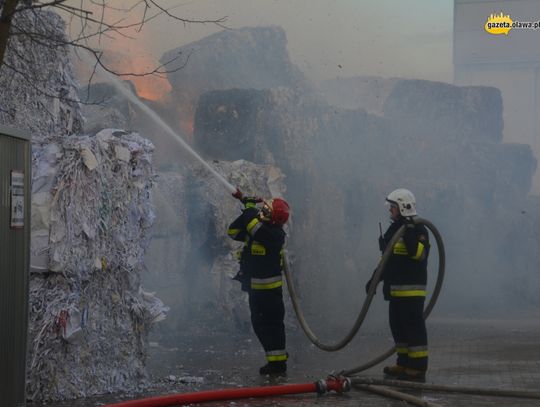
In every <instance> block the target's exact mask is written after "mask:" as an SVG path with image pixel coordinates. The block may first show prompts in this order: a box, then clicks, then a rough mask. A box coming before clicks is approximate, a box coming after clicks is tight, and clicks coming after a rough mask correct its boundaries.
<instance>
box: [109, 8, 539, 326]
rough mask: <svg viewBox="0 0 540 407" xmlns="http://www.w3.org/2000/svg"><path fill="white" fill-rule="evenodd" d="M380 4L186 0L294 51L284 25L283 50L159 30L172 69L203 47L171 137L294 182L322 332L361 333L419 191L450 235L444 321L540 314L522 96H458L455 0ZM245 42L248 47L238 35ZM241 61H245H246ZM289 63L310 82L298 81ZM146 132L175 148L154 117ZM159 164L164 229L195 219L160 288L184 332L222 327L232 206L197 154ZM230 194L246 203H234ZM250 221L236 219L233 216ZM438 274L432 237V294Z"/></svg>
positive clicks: (302, 260) (168, 112)
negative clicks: (398, 221)
mask: <svg viewBox="0 0 540 407" xmlns="http://www.w3.org/2000/svg"><path fill="white" fill-rule="evenodd" d="M376 3H377V4H375V2H362V3H361V4H360V3H359V2H352V3H351V2H342V3H337V4H333V5H332V7H331V8H330V7H329V6H328V2H322V3H319V2H309V5H308V3H307V2H306V3H304V2H294V3H292V4H291V2H279V1H277V2H262V1H253V2H239V1H231V2H226V4H225V3H224V2H218V1H216V2H210V1H205V2H193V3H186V4H183V5H182V6H180V7H178V8H176V9H175V11H176V12H178V14H181V15H184V16H186V17H187V18H198V19H204V18H207V19H214V18H220V17H223V16H227V17H228V19H227V23H226V25H227V26H228V27H231V28H238V27H244V26H261V25H264V26H274V27H282V29H283V32H284V33H285V35H286V42H285V44H284V45H283V46H285V47H286V50H285V51H286V52H278V51H283V49H281V48H279V47H278V46H277V45H276V48H275V49H274V48H272V47H270V46H268V44H278V43H279V41H278V40H276V41H275V42H273V37H272V35H274V34H272V29H266V30H262V29H261V30H260V32H265V33H267V34H265V35H268V36H269V38H270V40H269V42H265V43H264V44H265V46H264V47H261V45H260V44H261V43H260V42H259V41H260V37H257V35H258V34H256V33H254V31H250V30H246V31H245V32H246V33H247V34H246V33H243V34H238V33H239V32H241V31H242V30H234V31H233V30H225V31H223V32H222V31H221V28H220V27H217V26H214V25H198V24H194V25H191V24H190V25H187V26H181V27H178V24H177V23H174V22H173V21H172V20H169V19H166V21H165V20H164V21H162V22H161V23H160V24H156V25H155V26H154V25H148V26H147V27H145V28H144V29H143V31H142V32H143V33H144V35H143V37H141V38H143V39H141V41H140V42H139V45H145V46H147V47H148V50H149V52H150V53H152V55H153V58H154V59H155V60H156V61H159V60H160V59H161V58H162V57H163V55H164V54H165V53H167V52H172V51H175V50H177V49H182V50H183V51H188V50H189V49H196V52H194V54H193V56H192V58H191V59H190V64H188V66H187V67H186V69H184V70H180V71H178V72H176V73H174V74H170V75H168V81H169V82H170V84H171V87H172V91H171V95H170V100H169V101H168V102H167V103H169V104H162V105H161V106H158V105H155V106H154V107H156V108H158V111H159V112H160V114H162V115H163V116H164V120H165V121H167V122H168V123H169V124H170V125H171V126H172V127H175V128H180V126H182V125H184V126H185V128H187V129H191V128H193V129H194V134H193V135H192V137H193V140H194V141H193V145H194V146H196V150H197V151H198V152H201V153H202V154H204V155H205V157H206V158H207V159H208V160H218V161H219V160H233V159H248V160H250V161H253V162H255V163H256V164H261V165H271V166H275V167H276V168H280V169H281V170H282V171H283V172H284V173H285V175H286V178H285V181H284V182H285V184H286V187H287V190H286V192H285V197H286V198H287V199H288V200H289V201H290V203H291V204H292V208H293V211H294V215H293V220H294V228H292V229H291V230H290V235H289V240H288V247H289V249H290V251H291V256H292V259H293V270H294V271H295V273H296V281H297V282H298V285H299V291H300V292H301V294H302V303H303V305H304V306H305V307H306V310H307V312H308V314H309V315H310V316H311V317H312V318H313V319H312V320H315V321H316V326H315V327H316V328H317V329H318V328H324V327H326V328H324V329H327V330H328V331H331V329H332V328H333V327H335V326H345V325H347V324H348V323H349V322H350V321H352V317H354V316H355V315H356V313H357V312H358V310H359V309H360V306H361V303H362V301H363V299H364V296H365V294H364V284H365V282H366V281H367V280H368V279H369V277H370V276H371V273H372V271H373V270H374V268H375V267H376V265H377V261H378V259H379V256H380V253H379V252H378V247H377V237H378V234H379V222H380V223H381V224H382V227H383V230H384V229H385V228H386V227H387V226H388V223H389V220H388V214H387V212H386V210H385V208H384V205H383V203H384V198H385V196H386V195H387V194H388V193H389V192H390V191H392V190H393V189H395V188H398V187H405V188H409V189H411V190H412V191H413V192H414V193H415V195H416V197H417V200H418V208H419V214H420V216H422V217H424V218H427V219H428V220H430V221H431V222H433V223H434V225H435V226H436V227H437V228H438V229H439V231H440V233H441V234H442V236H443V239H444V244H445V250H446V279H445V284H444V287H443V292H442V295H441V298H440V301H439V304H438V305H437V307H436V309H435V312H436V313H437V314H438V315H470V313H471V310H473V312H474V313H475V314H476V315H479V316H482V315H493V314H498V313H502V312H504V313H511V312H518V311H520V310H524V309H526V310H527V309H534V308H537V307H538V300H537V297H536V295H535V293H534V290H533V287H534V286H537V285H538V276H537V273H536V269H535V267H536V265H537V264H538V260H539V259H538V255H537V251H536V250H535V249H534V247H535V245H537V244H538V237H537V236H536V234H535V230H538V228H537V226H538V223H540V213H539V212H540V211H539V210H538V202H537V199H536V198H535V197H534V196H531V195H530V187H531V179H532V175H533V173H534V171H535V170H536V160H535V158H534V156H533V154H532V151H531V149H530V147H529V146H527V145H517V144H516V145H515V144H509V143H504V142H503V128H504V127H503V126H504V124H503V118H504V112H505V111H504V110H503V109H504V106H505V105H504V102H505V101H504V98H503V97H502V96H501V93H500V92H499V91H498V90H497V88H496V87H489V88H488V87H463V88H462V87H457V86H453V85H450V84H448V82H451V80H452V67H451V62H452V60H451V58H452V56H451V37H452V34H451V29H452V21H453V16H452V2H444V3H443V2H420V1H419V2H412V3H411V2H407V3H404V4H401V3H400V4H399V5H396V3H395V2H380V1H378V2H376ZM435 3H436V4H435ZM390 4H391V5H392V8H391V7H390ZM171 24H173V25H174V26H175V30H176V29H179V31H178V34H176V32H177V31H175V30H172V29H171ZM433 32H435V35H433V34H432V33H433ZM171 33H174V34H171ZM212 34H213V36H212V37H211V39H208V37H207V36H208V35H212ZM237 34H238V36H239V37H242V35H244V34H245V36H247V38H248V39H249V41H247V42H240V40H238V42H235V41H236V40H235V41H231V40H230V39H231V38H237V37H235V35H237ZM279 37H280V35H277V34H276V38H279ZM242 38H246V37H242ZM265 38H266V39H268V37H265ZM193 41H197V43H196V44H195V45H194V44H193ZM216 41H217V42H218V44H219V47H217V46H215V43H216ZM219 41H221V42H219ZM246 43H248V44H250V45H249V46H250V47H252V48H248V46H247V45H246ZM239 44H242V46H240V45H239ZM116 46H118V43H117V44H116ZM279 46H281V45H279ZM212 47H215V48H212ZM208 49H213V50H214V51H213V52H211V53H210V52H208ZM220 50H221V52H222V54H220ZM256 51H258V52H261V53H263V54H264V53H266V54H270V51H272V53H271V55H270V57H269V58H268V61H269V62H268V63H265V64H264V67H263V68H264V69H261V67H260V66H257V67H256V66H255V65H256V62H257V59H256V58H252V56H253V54H251V52H256ZM276 55H279V58H277V57H276ZM283 55H285V58H287V55H288V58H290V61H289V60H288V59H287V60H285V61H283V60H281V59H280V58H283ZM212 58H213V59H212ZM239 61H242V64H241V65H242V66H239V65H235V64H239ZM250 61H252V62H250ZM250 63H253V65H250ZM289 64H292V65H293V66H294V67H295V68H296V69H298V71H299V72H300V75H297V73H295V74H294V75H293V74H291V72H292V71H291V69H290V67H289ZM284 67H285V68H284ZM239 72H240V73H242V74H238V73H239ZM243 73H249V75H245V74H243ZM269 77H271V78H272V83H271V84H269V80H268V78H269ZM388 77H391V78H388ZM403 78H417V79H421V80H403ZM248 79H249V83H247V82H248ZM242 80H244V82H242ZM310 80H311V81H310ZM428 80H429V81H428ZM433 80H437V81H440V82H432V81H433ZM203 91H204V93H203ZM206 91H210V92H206ZM135 116H137V115H135ZM132 123H136V124H137V125H139V126H142V127H144V132H142V134H143V135H145V136H147V137H150V138H151V139H153V140H154V141H155V142H156V143H160V142H161V143H164V140H163V136H162V135H160V132H159V131H158V130H157V129H152V128H151V127H150V126H149V125H148V124H147V123H141V119H140V117H138V118H137V117H136V118H135V119H134V121H133V122H132ZM186 124H188V125H186ZM192 126H193V127H192ZM504 141H506V139H504ZM164 145H166V143H164ZM156 154H157V156H158V157H159V159H158V160H157V167H158V169H160V170H161V171H162V172H163V173H165V172H169V171H170V173H167V174H166V175H162V177H163V178H162V179H165V180H167V183H166V186H167V190H168V192H170V194H168V195H167V194H164V199H163V202H161V205H162V206H163V207H164V208H166V209H167V210H165V209H163V212H162V213H163V215H162V216H163V219H162V220H161V221H160V222H161V224H162V226H163V227H164V228H168V227H169V228H170V226H171V225H172V224H173V223H178V224H177V225H176V228H175V229H174V230H168V231H167V232H166V233H165V232H164V233H163V236H169V237H171V238H174V239H171V240H169V241H168V242H165V241H162V242H159V243H158V244H157V245H160V246H161V247H160V248H158V249H157V253H158V254H157V255H156V256H157V257H160V258H161V260H163V261H162V262H161V263H160V262H154V263H153V264H154V265H155V267H153V270H152V274H150V277H148V278H147V281H146V284H149V285H151V287H150V288H153V289H157V290H161V291H162V293H165V292H166V293H167V294H166V297H167V298H166V300H167V299H168V300H169V301H172V302H174V303H175V304H176V308H174V306H173V312H171V315H170V316H169V320H170V321H172V320H174V319H175V318H177V316H175V315H174V313H175V312H178V313H182V318H184V319H182V318H180V320H182V321H192V322H194V321H196V320H197V319H199V318H201V316H204V315H206V316H208V315H213V316H214V317H216V316H217V315H221V314H220V312H222V310H220V308H219V306H220V305H219V304H220V303H219V301H220V300H221V299H222V297H220V295H222V292H220V291H219V290H220V288H219V287H221V289H222V290H224V289H225V288H224V287H225V286H220V285H219V284H218V285H216V284H215V278H216V275H215V274H212V273H211V272H212V270H214V271H216V270H215V269H213V264H214V263H213V262H214V260H215V259H217V258H219V257H220V256H226V255H227V254H228V250H229V252H230V247H228V246H227V244H225V243H223V241H222V240H221V239H223V240H226V239H227V237H226V235H225V234H224V233H222V234H220V232H223V230H221V229H219V228H216V225H215V224H216V222H218V223H219V224H222V225H223V224H226V223H227V220H225V219H222V218H216V217H215V206H213V205H212V204H210V203H209V202H207V201H206V200H205V199H206V198H205V197H207V193H208V190H207V188H210V189H211V187H208V186H206V185H205V182H206V181H204V178H202V179H201V178H200V177H199V176H198V175H197V173H193V169H192V167H191V165H190V164H189V165H188V160H185V159H184V158H179V157H180V154H181V152H178V151H174V152H172V151H171V150H169V149H167V148H165V149H160V148H159V147H158V149H157V151H156ZM178 172H181V174H180V175H178V174H177V173H178ZM171 173H175V174H176V175H174V176H173V175H171ZM175 176H176V178H174V177H175ZM245 176H246V177H250V176H252V174H249V173H248V174H245ZM217 188H218V190H219V186H218V187H217ZM213 192H215V193H218V192H219V193H220V194H222V196H223V198H222V199H223V200H224V201H225V200H228V199H230V198H229V197H228V196H227V193H226V192H225V191H221V190H219V191H213ZM248 192H249V193H263V192H264V191H259V190H253V191H248ZM171 202H172V203H171ZM216 205H219V204H216ZM237 209H238V208H236V209H231V212H228V213H227V214H228V216H230V217H231V219H230V220H232V219H233V217H234V215H235V213H236V212H235V210H237ZM159 217H160V213H159V211H158V220H159ZM178 219H180V220H178ZM156 233H157V234H159V233H160V232H156ZM233 264H234V263H233ZM437 268H438V250H437V247H436V245H435V241H434V240H432V251H431V256H430V261H429V273H430V274H429V275H430V277H429V278H430V284H431V285H432V284H433V283H434V281H435V275H436V272H437ZM220 281H221V280H220ZM216 287H218V288H216ZM227 287H228V286H227ZM159 295H160V293H158V296H159ZM238 295H242V293H238ZM161 296H162V297H163V295H161ZM381 297H382V293H381V288H379V293H378V294H377V297H376V299H375V305H374V307H375V308H374V311H373V312H374V313H375V315H376V316H371V317H370V318H377V317H380V313H381V309H382V307H383V305H382V299H381ZM168 305H171V304H170V303H169V304H168ZM172 305H174V304H172ZM336 315H338V317H337V318H332V317H334V316H336ZM216 319H217V318H216ZM178 320H179V319H177V320H176V322H177V321H178ZM328 320H331V321H332V322H331V323H330V324H328V323H327V321H328ZM221 322H223V321H221ZM178 326H181V323H180V322H178ZM171 331H174V329H171Z"/></svg>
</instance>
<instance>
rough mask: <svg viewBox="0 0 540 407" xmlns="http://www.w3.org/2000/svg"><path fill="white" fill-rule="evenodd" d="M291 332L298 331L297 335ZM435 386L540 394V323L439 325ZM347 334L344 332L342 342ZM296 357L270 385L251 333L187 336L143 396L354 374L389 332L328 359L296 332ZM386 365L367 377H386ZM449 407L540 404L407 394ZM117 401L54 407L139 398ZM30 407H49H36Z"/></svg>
mask: <svg viewBox="0 0 540 407" xmlns="http://www.w3.org/2000/svg"><path fill="white" fill-rule="evenodd" d="M289 331H290V330H289ZM428 331H429V335H430V370H429V375H428V380H427V382H428V383H433V384H441V385H448V386H461V387H465V386H467V387H469V386H470V387H485V388H493V389H512V390H530V391H539V389H540V346H539V344H540V321H538V320H537V319H533V318H529V319H511V320H494V319H490V320H486V319H475V320H472V319H450V318H444V319H442V318H439V319H432V320H430V321H429V323H428ZM337 335H339V334H336V336H337ZM288 339H289V349H290V352H291V359H290V362H289V372H288V376H287V377H285V378H280V379H274V380H269V379H267V378H264V377H260V376H259V375H258V374H256V372H257V369H258V367H259V366H260V365H261V364H263V363H264V360H263V357H262V353H261V350H260V348H259V344H258V343H257V342H256V340H255V339H254V338H253V337H252V336H251V334H247V335H245V336H243V337H240V338H234V337H231V335H230V334H227V333H225V332H213V333H212V334H211V335H209V334H208V331H204V330H202V331H201V330H199V331H196V330H191V331H190V332H187V331H186V332H184V333H183V335H180V336H178V337H177V338H176V339H175V340H174V341H172V342H169V343H162V344H154V346H153V347H152V348H151V352H150V357H149V361H148V365H149V369H150V372H151V373H152V376H153V379H154V382H155V385H154V386H153V387H152V389H151V390H149V391H148V392H146V393H145V394H144V395H141V397H149V396H152V395H157V394H170V393H184V392H192V391H198V390H208V389H220V388H234V387H241V386H246V387H250V386H265V385H274V384H281V383H307V382H314V381H316V380H318V379H321V378H325V377H326V376H327V375H328V374H329V373H331V372H336V371H340V370H343V369H350V368H353V367H355V366H358V365H360V364H363V363H364V362H366V361H367V360H369V359H371V358H372V357H374V356H375V355H378V354H380V353H382V352H383V351H385V350H386V349H388V347H389V346H390V345H391V339H390V335H389V333H388V328H387V327H385V326H382V325H381V326H380V327H378V328H375V329H372V330H371V331H369V332H368V333H364V334H361V335H359V336H357V337H356V338H355V339H354V340H353V342H352V343H351V345H350V346H349V347H348V348H346V349H345V350H343V351H339V352H333V353H327V352H322V351H320V350H318V349H317V348H315V347H314V346H313V345H310V343H309V342H308V340H307V339H306V338H305V336H304V335H303V333H302V332H301V331H296V332H289V338H288ZM381 370H382V365H381V366H377V367H374V368H371V369H370V370H368V371H366V372H363V373H361V375H362V376H364V377H373V378H382V374H381ZM402 391H404V392H406V393H409V394H412V395H415V396H417V397H421V398H423V399H424V400H428V401H431V402H433V403H437V404H439V405H441V406H458V407H459V406H509V405H512V406H518V407H529V406H531V407H532V406H538V405H540V401H539V400H527V399H514V398H499V397H488V396H471V395H463V394H450V393H439V392H429V391H419V390H402ZM133 397H134V396H133V395H120V396H119V395H115V396H108V397H102V398H96V399H87V400H78V401H73V402H69V403H56V404H49V405H48V406H50V407H65V406H72V407H94V406H100V405H103V404H105V403H107V402H113V401H121V400H126V399H130V398H133ZM404 405H405V404H404V403H403V402H400V401H395V400H391V399H386V398H383V397H381V396H378V395H374V394H371V393H365V392H363V391H359V390H353V391H351V392H350V393H348V394H346V395H342V396H339V395H336V394H331V395H326V396H317V395H315V394H307V395H297V396H283V397H278V398H273V399H250V400H238V401H228V402H215V403H207V404H204V406H235V407H238V406H283V407H289V406H325V407H326V406H328V407H329V406H338V407H349V406H379V407H381V406H389V407H394V406H396V407H397V406H404ZM29 407H41V406H39V405H37V404H29Z"/></svg>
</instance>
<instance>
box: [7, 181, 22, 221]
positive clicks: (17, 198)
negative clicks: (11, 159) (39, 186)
mask: <svg viewBox="0 0 540 407" xmlns="http://www.w3.org/2000/svg"><path fill="white" fill-rule="evenodd" d="M10 189H11V221H10V226H11V228H12V229H20V228H23V227H24V173H23V172H22V171H16V170H12V171H11V188H10Z"/></svg>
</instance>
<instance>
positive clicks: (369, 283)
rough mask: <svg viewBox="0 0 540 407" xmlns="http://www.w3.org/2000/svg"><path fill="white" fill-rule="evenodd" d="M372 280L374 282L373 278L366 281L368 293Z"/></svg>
mask: <svg viewBox="0 0 540 407" xmlns="http://www.w3.org/2000/svg"><path fill="white" fill-rule="evenodd" d="M371 282H372V278H370V279H369V281H368V282H367V283H366V294H367V293H368V292H369V288H370V287H371ZM376 292H377V291H376V290H375V292H374V293H373V294H375V293H376Z"/></svg>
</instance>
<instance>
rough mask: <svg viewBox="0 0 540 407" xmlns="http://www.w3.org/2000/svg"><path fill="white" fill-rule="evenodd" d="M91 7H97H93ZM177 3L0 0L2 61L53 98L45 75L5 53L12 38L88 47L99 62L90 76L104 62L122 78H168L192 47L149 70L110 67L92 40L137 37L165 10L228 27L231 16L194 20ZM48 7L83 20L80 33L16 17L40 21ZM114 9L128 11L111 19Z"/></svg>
mask: <svg viewBox="0 0 540 407" xmlns="http://www.w3.org/2000/svg"><path fill="white" fill-rule="evenodd" d="M91 7H94V11H93V10H92V9H91ZM95 7H97V8H98V9H99V11H98V12H96V11H95ZM176 7H178V6H176ZM176 7H170V8H167V7H164V6H162V5H161V4H160V2H159V1H158V0H139V1H137V2H134V3H132V4H131V5H130V7H128V8H125V9H124V8H115V7H113V6H112V5H111V4H110V2H109V1H108V0H80V2H79V5H78V6H77V5H73V4H67V0H47V1H42V0H33V1H32V0H5V1H0V10H1V14H0V66H2V65H4V66H5V67H6V68H7V69H9V70H11V71H12V72H14V73H16V74H17V75H19V76H21V77H23V78H24V79H25V80H26V81H27V82H29V83H32V82H33V81H34V82H35V87H36V89H37V90H38V91H40V93H42V94H44V95H47V96H49V97H53V98H55V97H58V96H55V95H50V94H47V93H46V92H44V91H43V89H39V82H41V81H44V80H46V78H44V77H43V76H42V74H41V75H40V74H39V73H36V72H32V73H30V72H24V71H21V70H20V69H18V68H17V67H15V66H14V65H13V64H12V63H9V62H7V61H6V59H5V53H6V51H7V50H9V49H10V48H9V47H10V41H9V39H10V38H17V39H18V40H19V41H27V42H28V43H29V44H35V45H36V46H39V47H45V48H59V47H60V48H68V47H71V48H73V49H74V50H75V51H77V50H84V52H89V53H90V54H91V55H92V56H93V57H94V59H95V65H94V68H93V72H92V75H91V78H90V81H91V80H92V79H93V78H94V75H95V71H96V69H97V67H101V68H102V69H103V70H105V71H106V72H108V73H110V74H113V75H116V76H119V77H142V76H148V75H156V76H159V77H163V75H165V74H168V73H172V72H176V71H178V70H180V69H182V68H184V67H185V66H186V64H187V63H188V61H189V59H190V57H191V52H190V53H189V54H188V55H180V54H179V55H177V56H176V57H174V58H171V59H170V60H169V61H167V62H165V63H163V64H159V65H156V66H155V67H153V68H150V69H148V70H147V71H145V72H122V71H119V70H117V69H113V68H112V67H111V66H109V65H108V64H107V63H106V62H105V61H104V59H103V52H102V51H101V50H99V49H98V48H96V47H95V46H92V45H90V43H91V41H97V43H98V44H100V43H101V39H102V38H109V39H111V40H114V38H115V36H119V37H121V38H126V39H133V36H132V35H130V30H135V32H141V31H142V29H143V27H144V26H145V25H146V24H147V23H149V22H151V21H153V20H154V19H156V18H157V17H159V16H162V15H166V16H167V17H170V18H172V19H174V20H175V21H178V22H180V23H182V24H184V25H187V24H214V25H216V26H218V27H221V28H227V27H225V26H224V23H225V22H226V20H227V17H221V18H218V19H208V20H205V19H189V18H184V17H182V16H180V15H178V14H176V13H173V12H172V10H173V9H174V8H176ZM45 9H49V10H55V11H59V12H62V13H63V14H64V15H66V16H68V17H67V21H66V23H67V24H68V27H69V26H74V25H75V23H78V24H80V28H77V30H78V33H77V34H76V35H75V36H74V37H73V38H72V39H67V38H65V37H64V36H59V35H55V34H54V33H53V32H47V30H45V29H44V30H40V29H39V27H37V26H36V28H34V29H29V28H28V27H30V26H32V25H30V24H21V23H19V21H18V18H16V17H17V16H21V17H23V16H24V15H25V14H26V13H34V17H35V18H37V19H38V20H39V16H38V13H37V12H38V11H40V10H45ZM137 10H139V13H140V18H138V20H137V21H136V22H129V19H130V17H133V15H135V13H136V12H137ZM112 12H117V13H123V14H124V16H123V17H122V18H118V19H116V20H115V21H113V22H109V18H108V17H110V15H111V13H112ZM43 26H46V24H43ZM11 52H13V54H14V55H16V57H17V58H19V59H20V60H21V61H24V62H25V63H26V64H28V66H31V64H32V61H31V60H29V59H28V58H26V57H25V55H23V53H21V52H19V51H18V50H16V49H15V48H13V49H11ZM181 57H184V58H185V59H184V60H183V61H182V63H180V64H174V68H170V67H172V66H173V63H175V62H177V61H178V60H179V59H180V58H181ZM66 100H69V99H66ZM70 101H72V100H70Z"/></svg>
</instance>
